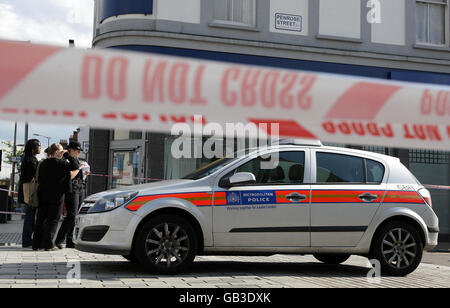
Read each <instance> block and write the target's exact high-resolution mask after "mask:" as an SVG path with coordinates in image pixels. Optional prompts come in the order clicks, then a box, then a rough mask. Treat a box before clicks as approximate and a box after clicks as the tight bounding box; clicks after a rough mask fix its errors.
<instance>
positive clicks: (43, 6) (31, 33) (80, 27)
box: [0, 0, 94, 179]
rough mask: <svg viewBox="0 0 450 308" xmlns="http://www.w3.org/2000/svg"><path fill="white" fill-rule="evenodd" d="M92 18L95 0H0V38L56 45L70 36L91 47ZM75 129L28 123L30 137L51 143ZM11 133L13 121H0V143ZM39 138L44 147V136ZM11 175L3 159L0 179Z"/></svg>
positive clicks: (63, 43) (20, 140) (21, 133)
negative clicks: (38, 135) (49, 139)
mask: <svg viewBox="0 0 450 308" xmlns="http://www.w3.org/2000/svg"><path fill="white" fill-rule="evenodd" d="M93 21H94V0H0V39H7V40H18V41H30V42H31V43H41V44H48V45H57V46H68V44H69V39H73V40H75V46H76V47H79V48H90V47H91V43H92V31H93ZM24 126H25V123H23V122H18V135H17V144H24ZM76 128H77V126H61V125H50V124H39V123H29V133H28V134H29V138H30V139H31V138H36V137H35V136H33V134H40V135H44V136H48V137H51V138H52V139H51V143H53V142H59V140H61V139H65V140H68V139H69V137H70V135H71V134H72V133H73V131H74V130H76ZM13 136H14V122H8V121H0V143H1V141H7V140H9V141H12V140H13ZM38 139H39V138H38ZM40 140H41V143H42V145H43V148H44V149H45V147H46V146H47V139H46V138H40ZM3 148H4V146H3V145H0V149H3ZM3 159H4V157H3ZM10 174H11V166H8V165H6V164H5V163H4V162H2V170H1V172H0V179H2V178H5V177H9V176H10Z"/></svg>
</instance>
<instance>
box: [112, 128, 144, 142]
mask: <svg viewBox="0 0 450 308" xmlns="http://www.w3.org/2000/svg"><path fill="white" fill-rule="evenodd" d="M139 139H142V132H139V131H130V130H127V129H115V130H114V136H113V140H139Z"/></svg>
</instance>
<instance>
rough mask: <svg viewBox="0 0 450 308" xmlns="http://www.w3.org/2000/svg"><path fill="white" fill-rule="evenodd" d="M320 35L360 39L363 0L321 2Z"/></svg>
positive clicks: (323, 0)
mask: <svg viewBox="0 0 450 308" xmlns="http://www.w3.org/2000/svg"><path fill="white" fill-rule="evenodd" d="M319 1H320V10H319V14H320V15H319V34H321V35H330V36H339V37H345V38H354V39H359V38H360V37H361V0H319Z"/></svg>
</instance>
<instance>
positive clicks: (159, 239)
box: [136, 215, 198, 274]
mask: <svg viewBox="0 0 450 308" xmlns="http://www.w3.org/2000/svg"><path fill="white" fill-rule="evenodd" d="M197 245H198V244H197V238H196V236H195V233H194V229H193V228H192V227H191V225H190V224H189V223H188V222H187V221H186V220H185V219H183V218H181V217H179V216H175V215H163V216H156V217H154V218H151V219H150V220H149V221H148V222H147V223H146V224H145V225H144V227H143V228H142V229H141V230H140V232H139V234H138V237H137V241H136V257H137V259H138V260H139V262H140V264H141V265H143V266H144V267H145V268H146V269H147V270H149V271H152V272H157V273H161V274H175V273H178V272H180V271H183V270H184V269H186V268H187V267H188V266H189V265H191V263H192V262H193V261H194V258H195V254H196V252H197Z"/></svg>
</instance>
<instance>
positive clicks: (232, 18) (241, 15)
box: [214, 0, 256, 27]
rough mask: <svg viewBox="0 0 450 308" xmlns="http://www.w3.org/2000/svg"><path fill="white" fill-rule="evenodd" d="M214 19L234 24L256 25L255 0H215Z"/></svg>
mask: <svg viewBox="0 0 450 308" xmlns="http://www.w3.org/2000/svg"><path fill="white" fill-rule="evenodd" d="M214 19H215V20H216V21H220V22H225V23H230V24H234V25H243V26H252V27H255V26H256V1H255V0H214Z"/></svg>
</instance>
